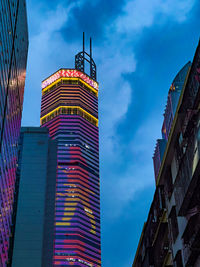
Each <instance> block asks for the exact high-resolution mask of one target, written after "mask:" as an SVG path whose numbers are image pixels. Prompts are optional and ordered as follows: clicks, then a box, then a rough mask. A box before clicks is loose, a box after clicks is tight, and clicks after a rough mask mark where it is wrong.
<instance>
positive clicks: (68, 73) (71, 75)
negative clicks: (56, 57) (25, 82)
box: [42, 69, 98, 90]
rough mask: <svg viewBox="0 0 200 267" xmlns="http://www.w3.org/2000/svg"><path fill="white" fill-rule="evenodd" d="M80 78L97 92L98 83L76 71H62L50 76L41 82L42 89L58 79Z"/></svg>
mask: <svg viewBox="0 0 200 267" xmlns="http://www.w3.org/2000/svg"><path fill="white" fill-rule="evenodd" d="M67 77H69V78H80V79H81V80H83V81H84V82H86V83H87V84H89V85H90V86H91V87H93V88H94V89H96V90H98V83H97V82H96V81H94V80H92V79H91V78H90V77H89V76H87V75H86V74H84V73H83V72H81V71H78V70H72V69H62V70H59V71H57V72H56V73H54V74H53V75H51V76H50V77H49V78H48V79H46V80H44V81H43V82H42V89H44V88H45V87H47V86H49V85H50V84H52V83H53V82H55V81H56V80H58V79H59V78H67Z"/></svg>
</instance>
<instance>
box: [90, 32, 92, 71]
mask: <svg viewBox="0 0 200 267" xmlns="http://www.w3.org/2000/svg"><path fill="white" fill-rule="evenodd" d="M90 76H92V38H91V37H90Z"/></svg>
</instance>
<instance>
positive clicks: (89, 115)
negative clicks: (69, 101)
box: [40, 106, 98, 126]
mask: <svg viewBox="0 0 200 267" xmlns="http://www.w3.org/2000/svg"><path fill="white" fill-rule="evenodd" d="M62 108H66V109H67V108H68V109H70V108H71V109H74V108H76V109H78V110H80V111H82V112H83V114H85V115H87V116H88V117H90V118H91V119H93V120H94V121H95V125H96V126H98V119H97V118H95V117H94V116H92V115H91V114H90V113H88V112H87V111H85V110H84V109H82V108H81V107H78V106H60V107H57V108H55V109H54V110H52V111H50V112H49V113H47V114H46V115H44V116H43V117H41V118H40V124H41V125H42V124H43V123H42V121H43V120H44V119H45V118H47V117H48V116H50V115H52V114H53V113H54V112H56V111H58V110H60V109H62ZM63 114H64V115H70V114H66V113H60V114H57V115H56V116H58V115H63ZM71 115H74V114H71ZM77 115H79V114H77ZM56 116H55V117H56ZM45 123H46V122H45Z"/></svg>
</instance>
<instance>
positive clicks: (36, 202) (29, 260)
mask: <svg viewBox="0 0 200 267" xmlns="http://www.w3.org/2000/svg"><path fill="white" fill-rule="evenodd" d="M56 170H57V142H56V140H51V139H50V138H49V132H48V129H46V128H40V127H23V128H22V130H21V135H20V143H19V161H18V170H17V183H18V190H17V196H16V210H17V214H16V220H15V231H14V243H13V253H12V254H13V257H12V264H11V266H12V267H36V266H41V267H51V266H53V242H54V207H55V195H56V192H55V189H56Z"/></svg>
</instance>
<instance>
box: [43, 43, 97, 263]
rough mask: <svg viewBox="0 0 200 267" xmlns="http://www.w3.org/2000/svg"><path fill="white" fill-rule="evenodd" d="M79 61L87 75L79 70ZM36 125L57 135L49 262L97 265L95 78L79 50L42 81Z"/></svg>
mask: <svg viewBox="0 0 200 267" xmlns="http://www.w3.org/2000/svg"><path fill="white" fill-rule="evenodd" d="M85 63H88V64H89V66H90V75H87V74H85V72H84V70H85ZM41 126H42V127H48V128H49V133H50V137H51V138H53V139H57V142H58V149H57V183H56V205H55V238H54V266H72V265H73V266H91V267H92V266H101V246H100V195H99V131H98V83H97V82H96V65H95V63H94V61H93V59H92V49H91V40H90V54H88V53H86V52H85V48H84V38H83V51H82V52H80V53H78V54H77V55H76V57H75V69H60V70H58V71H57V72H55V73H54V74H53V75H51V76H50V77H49V78H47V79H46V80H44V81H43V83H42V105H41Z"/></svg>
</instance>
